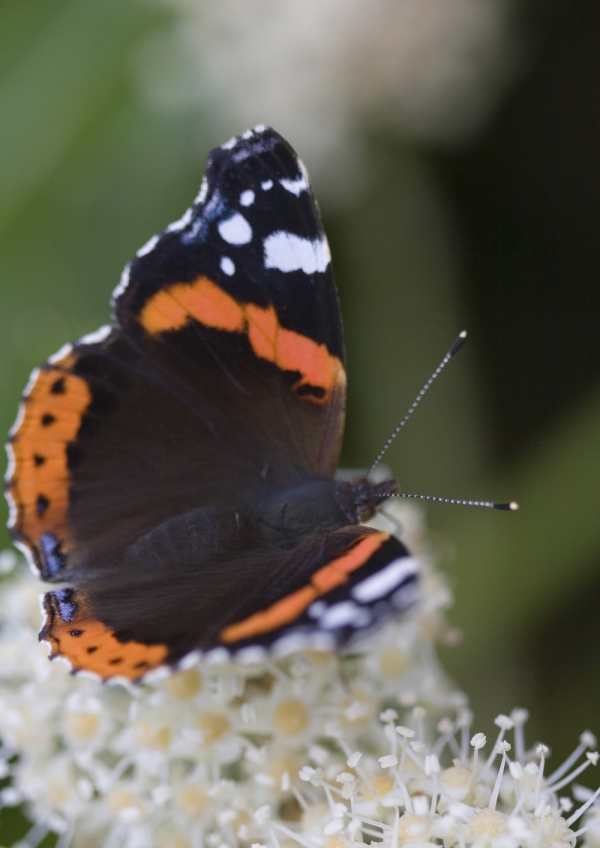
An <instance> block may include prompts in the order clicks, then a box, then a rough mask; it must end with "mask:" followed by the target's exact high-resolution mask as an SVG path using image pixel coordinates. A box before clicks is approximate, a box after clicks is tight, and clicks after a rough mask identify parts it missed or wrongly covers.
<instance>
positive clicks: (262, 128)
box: [254, 124, 267, 135]
mask: <svg viewBox="0 0 600 848" xmlns="http://www.w3.org/2000/svg"><path fill="white" fill-rule="evenodd" d="M266 129H267V127H266V126H265V125H264V124H257V125H256V126H255V127H254V132H255V133H258V134H259V135H260V133H264V132H265V131H266Z"/></svg>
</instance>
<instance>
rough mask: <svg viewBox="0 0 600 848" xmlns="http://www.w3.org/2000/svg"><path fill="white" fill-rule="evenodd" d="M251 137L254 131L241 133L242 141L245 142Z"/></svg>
mask: <svg viewBox="0 0 600 848" xmlns="http://www.w3.org/2000/svg"><path fill="white" fill-rule="evenodd" d="M253 135H254V130H245V132H243V133H242V136H241V137H242V138H243V139H244V141H247V140H248V139H249V138H252V136H253Z"/></svg>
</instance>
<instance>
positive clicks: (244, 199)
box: [240, 188, 255, 206]
mask: <svg viewBox="0 0 600 848" xmlns="http://www.w3.org/2000/svg"><path fill="white" fill-rule="evenodd" d="M254 197H255V195H254V192H253V191H252V189H251V188H247V189H246V191H243V192H242V193H241V194H240V203H241V204H242V206H252V204H253V203H254Z"/></svg>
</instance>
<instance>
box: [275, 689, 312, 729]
mask: <svg viewBox="0 0 600 848" xmlns="http://www.w3.org/2000/svg"><path fill="white" fill-rule="evenodd" d="M309 720H310V714H309V712H308V709H307V707H306V705H305V704H303V703H302V701H299V700H298V699H297V698H289V699H288V700H287V701H280V702H279V704H278V705H277V706H276V707H275V709H274V711H273V717H272V722H273V727H274V729H275V730H276V731H277V733H281V735H282V736H297V735H298V734H299V733H302V731H303V730H306V728H307V727H308V722H309Z"/></svg>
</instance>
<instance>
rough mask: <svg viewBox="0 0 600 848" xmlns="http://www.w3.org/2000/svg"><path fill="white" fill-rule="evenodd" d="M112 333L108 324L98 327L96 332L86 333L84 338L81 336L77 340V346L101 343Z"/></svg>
mask: <svg viewBox="0 0 600 848" xmlns="http://www.w3.org/2000/svg"><path fill="white" fill-rule="evenodd" d="M111 332H112V327H111V326H110V324H105V325H104V326H103V327H100V328H99V329H98V330H94V332H93V333H88V334H87V335H86V336H82V337H81V338H80V339H78V340H77V344H98V343H99V342H103V341H104V339H106V338H108V336H110V334H111Z"/></svg>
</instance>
